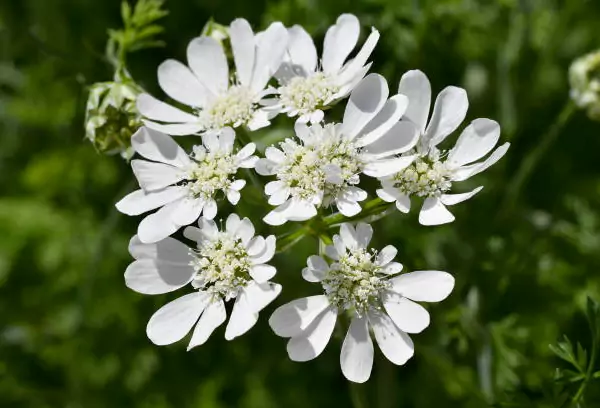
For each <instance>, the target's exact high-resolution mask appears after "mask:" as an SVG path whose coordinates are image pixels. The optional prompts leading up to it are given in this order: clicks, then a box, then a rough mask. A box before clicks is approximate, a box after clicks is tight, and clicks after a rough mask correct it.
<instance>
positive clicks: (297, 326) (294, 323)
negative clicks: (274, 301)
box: [269, 295, 330, 337]
mask: <svg viewBox="0 0 600 408" xmlns="http://www.w3.org/2000/svg"><path fill="white" fill-rule="evenodd" d="M329 305H330V304H329V299H327V296H325V295H317V296H309V297H305V298H301V299H296V300H294V301H291V302H289V303H287V304H285V305H283V306H280V307H279V308H277V309H276V310H275V312H273V314H272V315H271V317H270V318H269V325H270V326H271V328H272V329H273V331H274V332H275V334H276V335H278V336H280V337H293V336H297V335H299V334H300V333H302V332H303V331H304V330H306V328H307V327H308V326H309V325H310V324H311V323H312V322H313V320H315V319H316V318H317V316H319V315H320V314H321V312H323V310H325V309H326V308H327V307H329Z"/></svg>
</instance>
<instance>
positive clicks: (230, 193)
mask: <svg viewBox="0 0 600 408" xmlns="http://www.w3.org/2000/svg"><path fill="white" fill-rule="evenodd" d="M226 196H227V201H229V202H230V203H231V204H233V205H236V204H237V203H239V202H240V198H241V197H242V195H241V194H240V192H239V191H237V190H231V189H229V190H227V192H226Z"/></svg>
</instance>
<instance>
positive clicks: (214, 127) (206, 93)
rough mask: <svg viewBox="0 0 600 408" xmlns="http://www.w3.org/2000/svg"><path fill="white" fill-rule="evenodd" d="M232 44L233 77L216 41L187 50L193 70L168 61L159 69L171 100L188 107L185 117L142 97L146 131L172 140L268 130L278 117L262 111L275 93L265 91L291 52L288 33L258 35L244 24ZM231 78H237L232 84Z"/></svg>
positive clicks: (275, 28) (278, 29) (233, 28)
mask: <svg viewBox="0 0 600 408" xmlns="http://www.w3.org/2000/svg"><path fill="white" fill-rule="evenodd" d="M229 39H230V41H231V48H232V50H233V57H234V61H235V66H236V72H235V75H230V73H229V67H228V64H227V57H226V55H225V51H224V49H223V45H222V44H221V42H220V41H219V40H217V39H215V38H214V37H212V36H201V37H198V38H195V39H193V40H192V41H191V42H190V44H189V45H188V48H187V59H188V64H189V68H188V67H187V66H185V65H184V64H182V63H181V62H179V61H175V60H167V61H165V62H163V63H162V64H161V65H160V66H159V68H158V82H159V84H160V86H161V87H162V89H163V90H164V91H165V93H166V94H167V95H169V96H170V97H171V98H173V99H174V100H176V101H178V102H181V103H183V104H184V105H188V106H189V107H190V108H191V110H192V113H189V112H184V111H183V110H180V109H178V108H175V107H173V106H171V105H168V104H166V103H164V102H161V101H159V100H158V99H156V98H154V97H152V96H150V95H148V94H142V95H140V97H139V98H138V101H137V106H138V109H139V111H140V112H141V113H142V115H144V116H145V117H146V118H147V120H145V121H144V123H145V124H146V126H148V127H150V128H153V129H156V130H159V131H163V132H165V133H169V134H172V135H189V134H194V133H205V132H211V131H218V130H220V129H222V128H224V127H234V128H235V127H238V126H242V125H243V126H246V127H247V128H248V129H250V130H255V129H259V128H261V127H264V126H267V125H268V124H269V118H271V117H272V116H274V115H275V114H276V113H273V112H267V111H266V110H265V109H263V107H262V106H261V103H262V101H263V97H264V96H266V95H267V94H268V93H269V92H270V91H268V90H266V89H265V87H266V85H267V82H268V81H269V79H270V78H271V77H272V76H273V74H274V73H275V71H276V70H277V69H278V67H279V65H280V63H281V60H282V58H283V55H284V52H285V47H286V46H287V30H286V29H285V27H284V26H283V25H282V24H281V23H273V24H271V26H269V28H268V29H267V30H265V31H264V32H262V33H260V35H255V34H254V33H253V32H252V28H251V27H250V25H249V24H248V22H247V21H246V20H244V19H237V20H234V21H233V22H232V23H231V25H230V26H229ZM230 77H233V78H235V79H234V80H233V81H230Z"/></svg>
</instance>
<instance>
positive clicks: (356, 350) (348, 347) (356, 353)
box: [340, 316, 374, 383]
mask: <svg viewBox="0 0 600 408" xmlns="http://www.w3.org/2000/svg"><path fill="white" fill-rule="evenodd" d="M373 354H374V350H373V341H372V340H371V337H370V336H369V329H368V326H367V316H363V317H354V318H353V319H352V323H350V328H349V329H348V333H347V334H346V338H345V339H344V344H343V345H342V353H341V354H340V365H341V367H342V373H343V374H344V376H345V377H346V378H347V379H349V380H350V381H353V382H357V383H363V382H365V381H367V380H368V379H369V377H370V376H371V369H372V368H373Z"/></svg>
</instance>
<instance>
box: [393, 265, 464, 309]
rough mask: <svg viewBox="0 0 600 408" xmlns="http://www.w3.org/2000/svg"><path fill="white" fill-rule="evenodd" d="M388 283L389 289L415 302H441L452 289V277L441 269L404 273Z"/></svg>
mask: <svg viewBox="0 0 600 408" xmlns="http://www.w3.org/2000/svg"><path fill="white" fill-rule="evenodd" d="M390 283H391V284H392V287H391V288H390V290H392V291H394V292H396V293H398V294H400V295H402V296H404V297H406V298H409V299H411V300H414V301H416V302H441V301H442V300H444V299H446V297H448V295H450V293H451V292H452V289H454V278H453V277H452V275H450V274H449V273H448V272H442V271H415V272H410V273H404V274H402V275H400V276H397V277H395V278H392V279H390Z"/></svg>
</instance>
